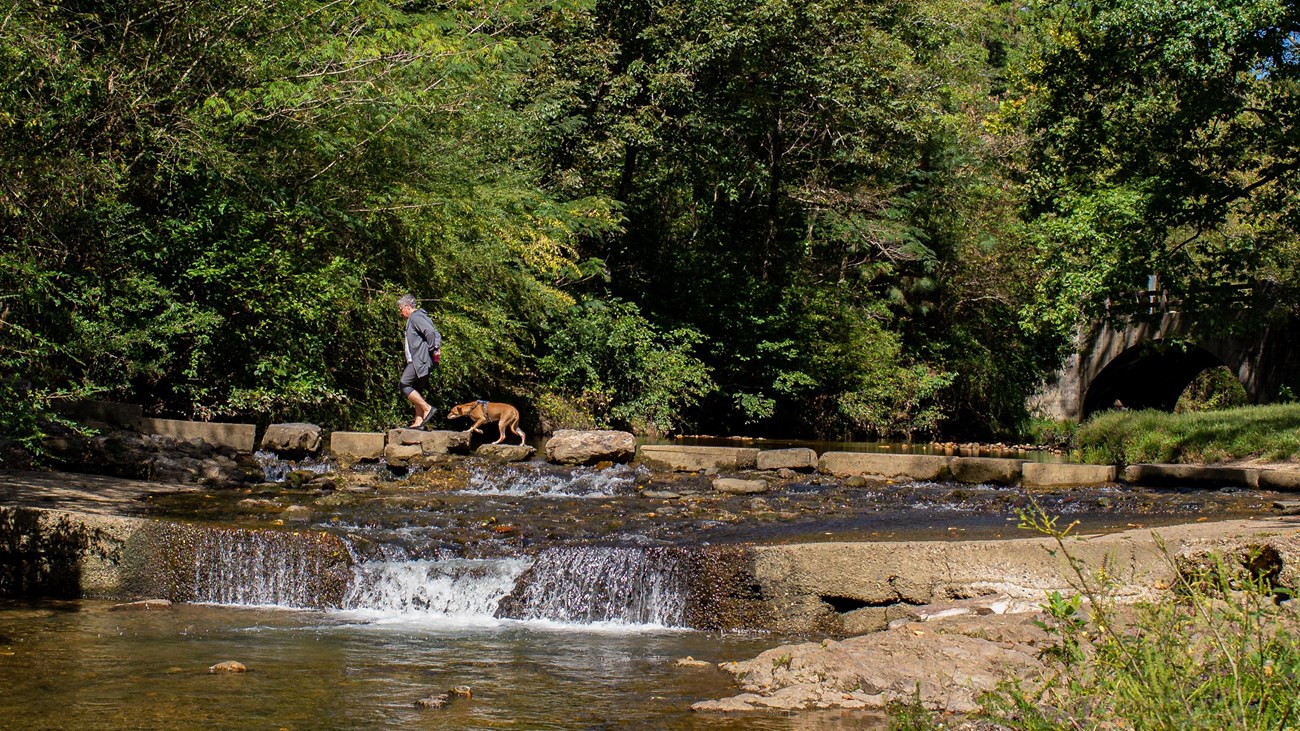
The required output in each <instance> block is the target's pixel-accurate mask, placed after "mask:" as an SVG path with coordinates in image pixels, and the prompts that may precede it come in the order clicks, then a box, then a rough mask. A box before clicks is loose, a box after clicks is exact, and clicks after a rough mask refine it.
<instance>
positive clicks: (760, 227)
mask: <svg viewBox="0 0 1300 731" xmlns="http://www.w3.org/2000/svg"><path fill="white" fill-rule="evenodd" d="M1009 12H1013V11H1010V10H1009V9H1007V8H1005V7H1002V6H992V7H990V6H986V5H984V4H982V3H974V2H961V1H960V0H956V1H948V0H942V1H940V2H924V1H915V2H889V3H857V2H844V1H843V0H819V1H816V2H796V3H791V2H784V1H782V0H767V1H764V2H757V3H755V2H736V1H734V0H709V1H708V2H689V3H688V2H649V1H646V0H618V1H615V2H597V3H596V4H595V7H594V10H593V11H591V12H589V13H564V14H557V15H556V16H555V18H554V20H553V26H552V30H551V38H552V39H553V41H554V45H555V48H556V52H555V54H554V55H553V56H552V57H550V58H549V59H548V61H547V63H546V64H545V65H544V67H543V69H542V72H541V73H540V74H539V81H538V84H537V86H538V87H540V89H541V91H540V92H539V98H540V99H541V102H540V103H539V108H540V109H543V110H544V111H546V112H547V113H548V114H549V115H550V118H551V120H552V125H553V127H554V129H555V130H556V134H555V135H554V137H553V139H552V140H551V142H550V145H551V147H550V152H551V159H552V165H553V168H552V170H551V173H550V177H551V180H552V181H553V182H554V184H555V185H557V186H559V187H560V188H562V189H564V190H567V191H570V194H571V195H578V194H600V195H608V196H611V197H613V198H615V199H616V200H617V201H619V203H620V204H622V206H623V208H622V210H623V213H624V215H625V216H626V219H627V223H626V226H625V231H624V232H623V233H621V234H619V235H607V236H605V237H603V238H601V239H600V240H597V241H590V242H588V246H589V249H588V252H589V253H590V254H591V255H593V256H597V257H599V258H601V259H602V260H604V261H605V262H606V263H607V264H608V267H609V270H610V277H611V278H610V281H609V282H608V283H607V284H605V283H601V285H600V286H601V287H607V288H608V290H609V291H610V292H612V293H613V294H614V295H615V296H619V297H623V298H626V299H630V300H633V301H636V302H638V303H639V304H640V306H641V308H642V309H643V310H644V311H645V312H647V313H649V314H650V315H651V317H652V319H655V320H659V321H662V322H667V323H685V324H687V325H688V326H689V327H691V328H693V329H696V330H698V331H700V332H702V333H704V334H705V336H706V338H707V343H708V344H709V345H710V346H711V349H710V351H709V352H708V353H707V354H706V355H705V358H706V361H707V362H708V363H709V364H710V365H711V367H712V369H713V372H714V377H715V379H716V380H717V381H718V384H719V387H720V388H719V391H718V392H717V395H716V397H715V398H713V399H711V400H710V401H708V402H706V403H705V404H704V406H703V408H702V409H701V410H700V411H699V412H698V413H697V418H698V422H697V423H699V424H701V425H702V426H705V427H708V428H719V429H721V428H727V427H731V428H733V429H734V428H745V429H751V430H753V429H758V430H766V431H769V432H771V431H785V432H787V433H802V434H807V433H809V432H810V431H812V432H815V433H820V434H825V435H850V434H857V435H863V434H891V435H894V434H903V435H906V434H911V433H926V432H933V431H935V430H936V429H938V428H940V426H941V425H945V424H946V426H949V427H955V428H965V429H968V430H970V431H985V432H987V431H989V430H992V429H999V428H1000V429H1008V428H1011V427H1013V426H1014V424H1015V423H1016V422H1017V420H1018V419H1019V417H1020V416H1021V415H1022V414H1023V406H1022V404H1023V398H1024V394H1025V392H1026V384H1027V383H1028V382H1030V381H1032V380H1033V376H1034V375H1035V374H1036V373H1037V369H1038V367H1039V360H1040V359H1038V358H1037V356H1036V355H1035V353H1036V352H1037V350H1036V349H1035V348H1032V347H1028V348H1024V350H1026V351H1028V352H1027V353H1026V354H1025V355H1023V356H1021V355H1018V354H1016V353H1015V351H1016V349H1017V347H1018V346H1019V344H1020V343H1019V341H1018V334H1017V333H1018V328H1017V326H1016V316H1017V311H1018V307H1019V303H1020V299H1021V297H1022V296H1023V292H1022V289H1023V287H1022V284H1023V281H1024V280H1023V279H1021V278H1018V277H1016V276H1014V274H1012V272H1014V268H1012V267H1011V266H1010V264H1011V263H1012V262H1013V260H1014V257H1011V256H1009V254H1008V252H1009V251H1010V250H1011V249H1010V247H1012V246H1013V245H1014V244H1015V243H1016V242H1017V241H1018V240H1019V239H1018V236H1017V235H1016V233H1015V226H1014V222H1013V219H1014V206H1013V205H1011V203H1010V201H1011V199H1012V195H1013V194H1012V192H1011V190H1010V189H1009V188H1008V187H1007V186H1004V185H1002V184H1001V183H1000V182H999V178H998V176H999V173H998V170H999V167H998V164H999V160H998V154H999V153H998V149H997V147H998V145H1001V144H1002V141H1001V139H1000V138H998V137H996V136H993V135H986V134H985V133H984V131H983V129H982V127H981V120H982V119H983V117H984V115H985V112H986V111H987V110H988V109H989V107H990V104H991V99H992V95H993V94H994V93H996V91H998V89H999V88H1000V86H1001V84H1002V83H1003V82H1002V71H1001V64H1002V62H1003V60H1004V59H1005V53H1004V51H1003V45H1004V44H1005V42H1006V41H1007V40H1008V38H1009V34H1010V32H1011V28H1010V23H1009V22H1008V18H1007V14H1008V13H1009ZM985 275H988V276H985ZM1003 343H1005V344H1007V345H1008V346H1010V347H1009V350H1010V351H1011V352H1010V354H1009V355H1008V358H1009V359H1010V360H1011V362H1010V363H1006V364H1000V363H996V361H990V359H989V354H990V351H991V350H997V349H998V345H999V344H1003ZM959 368H960V369H962V373H960V374H959V373H958V372H957V371H958V369H959ZM1008 370H1010V371H1013V372H1015V373H1016V374H1017V375H1016V376H1015V377H1013V378H1010V379H1008V378H1006V376H1005V373H1006V371H1008ZM1021 374H1024V375H1023V376H1022V375H1021ZM990 401H993V402H996V404H997V405H996V406H993V407H992V408H990ZM956 420H960V423H955V421H956ZM746 425H747V426H746Z"/></svg>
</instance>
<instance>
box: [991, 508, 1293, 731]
mask: <svg viewBox="0 0 1300 731" xmlns="http://www.w3.org/2000/svg"><path fill="white" fill-rule="evenodd" d="M1021 517H1022V527H1026V528H1029V529H1031V530H1035V531H1037V532H1039V533H1042V534H1044V535H1047V536H1050V537H1052V538H1054V539H1055V540H1056V544H1057V551H1059V552H1060V553H1061V554H1062V555H1064V556H1065V557H1066V558H1067V560H1068V562H1069V565H1070V567H1071V573H1072V584H1073V586H1074V588H1075V589H1076V592H1077V593H1075V594H1073V595H1072V596H1064V595H1062V594H1060V593H1054V594H1052V595H1051V596H1050V597H1048V600H1047V601H1046V602H1045V603H1044V605H1043V607H1044V610H1045V618H1044V620H1043V621H1042V622H1041V625H1040V626H1042V627H1043V628H1044V629H1045V630H1046V631H1047V632H1048V633H1049V635H1050V636H1051V637H1052V639H1053V643H1052V644H1051V645H1050V646H1048V648H1047V649H1046V650H1045V651H1044V653H1043V660H1044V661H1045V662H1046V664H1047V668H1048V672H1047V674H1046V676H1045V678H1043V679H1042V680H1041V681H1038V682H1017V683H1009V684H1005V685H1003V686H1002V688H1001V689H1000V690H999V691H998V692H995V693H993V694H990V695H989V696H988V697H986V698H985V699H984V703H985V709H986V713H987V716H988V717H987V719H985V720H986V721H988V722H991V723H992V724H996V725H999V726H1003V727H1009V728H1015V729H1029V730H1033V731H1040V730H1047V729H1053V730H1054V729H1075V730H1079V729H1097V730H1100V729H1168V730H1170V731H1173V730H1175V729H1177V730H1178V731H1187V730H1188V729H1214V730H1215V731H1226V730H1228V729H1234V730H1239V731H1262V730H1264V729H1277V730H1278V731H1282V730H1284V729H1294V728H1297V727H1300V717H1298V714H1297V710H1298V709H1297V705H1296V704H1297V693H1300V684H1298V683H1297V672H1300V642H1298V641H1297V635H1296V632H1295V626H1296V622H1295V617H1294V615H1293V614H1291V613H1290V612H1289V611H1288V610H1286V609H1283V608H1282V607H1281V606H1280V604H1279V600H1283V599H1287V598H1289V594H1288V593H1287V592H1286V591H1284V590H1283V589H1282V588H1280V587H1278V586H1276V585H1275V584H1274V582H1273V578H1272V577H1273V573H1270V571H1268V570H1264V569H1265V568H1266V567H1268V566H1269V565H1270V562H1269V561H1260V560H1258V559H1259V556H1258V555H1252V556H1249V557H1247V560H1245V561H1240V560H1238V561H1231V560H1228V559H1226V558H1224V557H1223V556H1211V557H1210V558H1209V559H1207V560H1205V561H1202V562H1199V563H1196V564H1190V563H1189V562H1187V561H1186V560H1185V559H1183V560H1180V559H1178V558H1176V557H1174V556H1172V555H1171V554H1170V552H1169V551H1168V549H1167V548H1166V547H1165V546H1164V544H1163V543H1159V547H1160V550H1161V552H1162V553H1163V555H1164V556H1165V559H1166V560H1167V561H1168V562H1169V565H1170V566H1171V567H1172V568H1173V569H1174V571H1173V575H1174V576H1175V578H1174V580H1173V584H1172V586H1170V587H1168V592H1167V594H1165V595H1164V596H1163V597H1161V599H1160V600H1159V601H1156V602H1152V603H1149V604H1145V605H1140V606H1137V607H1133V608H1127V609H1126V608H1123V607H1119V606H1117V605H1116V602H1115V593H1114V588H1115V586H1114V583H1113V580H1112V576H1113V575H1112V574H1111V573H1110V571H1109V570H1108V567H1107V566H1105V565H1103V566H1102V567H1100V568H1099V569H1097V570H1095V571H1094V570H1090V569H1089V568H1088V567H1086V566H1085V565H1084V564H1083V563H1082V562H1081V561H1080V560H1078V559H1077V558H1075V557H1074V556H1072V555H1071V554H1070V551H1069V548H1068V547H1067V545H1066V543H1065V540H1064V539H1065V537H1066V536H1067V534H1068V533H1069V532H1070V529H1071V528H1073V527H1074V525H1073V524H1072V525H1070V526H1068V527H1066V528H1064V529H1062V528H1058V527H1057V524H1056V520H1055V519H1054V518H1050V517H1048V516H1046V515H1045V514H1044V513H1043V512H1042V511H1041V510H1040V509H1038V507H1037V506H1036V505H1035V506H1033V508H1032V511H1031V512H1027V513H1024V514H1022V516H1021ZM1247 567H1254V568H1253V569H1252V568H1247Z"/></svg>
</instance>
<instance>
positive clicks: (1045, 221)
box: [1004, 0, 1300, 334]
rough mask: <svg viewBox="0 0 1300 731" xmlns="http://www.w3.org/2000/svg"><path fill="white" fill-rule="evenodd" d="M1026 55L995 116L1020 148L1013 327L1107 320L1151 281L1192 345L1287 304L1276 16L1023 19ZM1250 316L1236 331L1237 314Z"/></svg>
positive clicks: (1103, 3) (1195, 11)
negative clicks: (1023, 158) (1029, 245)
mask: <svg viewBox="0 0 1300 731" xmlns="http://www.w3.org/2000/svg"><path fill="white" fill-rule="evenodd" d="M1027 10H1028V11H1030V12H1027V13H1026V14H1025V15H1026V17H1027V18H1030V19H1031V20H1030V26H1031V28H1032V29H1033V30H1032V32H1030V33H1027V34H1026V38H1029V39H1034V41H1035V44H1034V45H1033V46H1032V47H1030V50H1029V51H1028V52H1027V53H1026V54H1025V58H1024V59H1022V61H1021V62H1020V63H1019V64H1018V70H1019V72H1020V75H1019V77H1018V81H1017V84H1016V96H1015V97H1013V98H1012V99H1008V100H1007V104H1005V105H1004V109H1005V110H1007V111H1008V113H1009V115H1010V116H1012V117H1015V118H1016V119H1018V120H1020V121H1023V122H1024V123H1025V125H1026V128H1027V131H1028V133H1029V135H1030V142H1031V152H1030V158H1029V165H1028V167H1027V169H1026V182H1027V192H1028V195H1029V201H1028V202H1029V208H1028V213H1029V218H1030V223H1031V231H1032V236H1033V242H1034V244H1035V246H1036V248H1037V251H1038V254H1037V257H1036V262H1035V268H1038V269H1041V271H1042V274H1043V276H1042V278H1041V279H1040V281H1039V284H1038V287H1037V289H1038V292H1037V298H1036V303H1035V305H1034V306H1033V307H1031V308H1028V309H1026V314H1025V317H1026V320H1027V322H1028V323H1031V324H1035V325H1039V326H1042V327H1046V328H1054V329H1056V330H1057V331H1059V332H1061V333H1062V334H1069V333H1070V332H1072V331H1073V328H1074V326H1075V325H1076V324H1077V323H1079V322H1081V321H1082V320H1083V319H1085V318H1091V317H1097V316H1112V317H1124V316H1127V315H1130V314H1133V313H1131V312H1126V311H1125V308H1124V307H1122V306H1117V305H1118V304H1119V303H1122V302H1123V301H1124V300H1125V299H1126V298H1127V296H1128V295H1129V293H1130V292H1132V291H1134V290H1142V289H1146V285H1147V281H1148V277H1149V276H1152V275H1154V276H1155V277H1156V278H1157V281H1158V284H1159V287H1160V288H1161V289H1163V290H1165V291H1167V292H1168V294H1169V296H1170V297H1171V298H1172V299H1173V300H1174V301H1175V302H1177V306H1178V308H1179V310H1180V311H1181V312H1183V313H1184V314H1185V315H1186V316H1188V317H1189V318H1190V319H1191V320H1192V321H1193V322H1195V323H1196V324H1197V325H1198V326H1200V327H1202V328H1204V331H1205V332H1213V333H1216V334H1221V333H1222V332H1223V331H1225V330H1232V329H1239V330H1242V329H1249V328H1254V327H1257V326H1258V325H1259V317H1268V316H1269V315H1270V310H1272V309H1273V308H1279V309H1281V310H1283V311H1289V312H1295V311H1296V305H1297V303H1298V302H1300V296H1298V295H1300V286H1297V285H1300V276H1298V275H1300V272H1298V271H1297V269H1296V262H1297V261H1300V259H1298V258H1297V256H1296V255H1297V253H1300V252H1298V250H1297V242H1298V241H1300V238H1298V237H1297V236H1296V234H1297V222H1300V216H1298V215H1297V214H1298V213H1300V209H1297V207H1296V199H1295V196H1294V195H1292V194H1291V191H1293V190H1294V189H1295V187H1296V183H1297V177H1296V176H1297V175H1300V160H1298V159H1297V156H1296V146H1295V140H1294V133H1293V119H1292V117H1293V110H1294V109H1295V108H1296V105H1297V103H1298V102H1300V85H1298V84H1297V80H1298V79H1300V56H1297V54H1296V53H1295V52H1294V29H1295V27H1296V23H1297V20H1298V19H1300V13H1298V11H1297V8H1296V6H1295V4H1294V3H1291V2H1278V1H1276V0H1227V1H1226V2H1225V1H1222V0H1191V1H1185V0H1089V1H1087V2H1078V3H1056V2H1045V3H1038V4H1034V5H1031V6H1029V7H1028V8H1027ZM1243 301H1244V302H1245V303H1250V304H1252V305H1253V307H1252V308H1248V309H1246V310H1245V312H1247V313H1253V314H1255V315H1257V316H1258V317H1253V318H1252V317H1242V316H1241V313H1242V312H1243V309H1242V308H1241V305H1242V304H1243Z"/></svg>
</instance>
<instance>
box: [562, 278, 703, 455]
mask: <svg viewBox="0 0 1300 731" xmlns="http://www.w3.org/2000/svg"><path fill="white" fill-rule="evenodd" d="M701 340H702V338H701V336H700V334H699V333H698V332H696V331H694V330H691V329H690V328H678V329H675V330H671V331H668V332H661V331H659V329H658V328H656V327H655V326H654V325H653V324H651V323H650V322H649V321H647V320H646V319H645V318H644V317H642V316H641V313H640V311H639V310H638V309H637V307H636V306H635V305H633V304H630V303H627V302H620V301H617V300H614V301H610V302H605V301H600V300H585V301H583V302H580V303H578V304H576V305H574V307H573V308H571V309H570V310H569V311H568V312H566V313H563V314H561V315H560V316H558V317H557V324H556V325H555V326H554V328H553V329H552V330H551V332H550V333H549V334H548V335H547V337H546V341H545V345H546V350H547V352H546V354H545V355H543V356H542V357H541V358H539V359H538V361H537V369H538V373H539V375H540V377H541V378H542V382H543V386H544V388H546V389H548V391H549V392H550V393H551V394H553V395H552V396H551V397H550V398H551V399H553V400H558V404H559V405H561V406H562V407H567V408H569V409H571V410H572V411H573V412H575V413H573V414H572V415H569V416H567V417H566V416H564V415H563V414H562V412H561V411H560V409H559V408H556V407H554V406H553V407H552V410H551V418H553V419H558V420H559V421H561V422H563V421H568V420H580V421H588V420H589V421H590V422H592V423H595V424H597V425H599V426H602V427H610V426H618V427H621V428H630V429H632V430H633V431H634V432H637V433H642V434H654V433H664V432H667V431H669V430H674V429H678V428H679V427H680V425H681V423H682V422H681V419H682V414H683V412H684V411H686V410H687V409H688V408H689V407H691V406H693V405H695V404H696V403H698V402H699V400H700V398H702V397H703V396H705V395H706V394H708V393H709V392H710V391H711V390H713V388H714V385H713V381H712V380H711V378H710V376H709V371H708V368H707V367H706V366H705V365H704V363H703V362H701V361H700V360H699V359H698V358H696V357H695V356H693V355H692V351H693V350H694V349H695V348H696V347H697V346H698V345H699V344H700V342H701Z"/></svg>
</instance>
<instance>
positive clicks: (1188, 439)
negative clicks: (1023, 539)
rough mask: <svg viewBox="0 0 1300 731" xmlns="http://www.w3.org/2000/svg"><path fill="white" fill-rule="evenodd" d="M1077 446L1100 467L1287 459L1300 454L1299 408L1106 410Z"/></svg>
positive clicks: (1084, 429)
mask: <svg viewBox="0 0 1300 731" xmlns="http://www.w3.org/2000/svg"><path fill="white" fill-rule="evenodd" d="M1075 448H1076V449H1077V450H1079V452H1080V453H1081V454H1082V456H1083V458H1084V460H1085V461H1087V462H1092V463H1096V464H1119V465H1125V464H1137V463H1142V462H1189V463H1203V462H1215V461H1219V460H1224V459H1235V458H1243V457H1263V458H1265V459H1287V458H1290V457H1292V456H1294V455H1297V454H1300V405H1297V404H1275V405H1271V406H1245V407H1240V408H1235V409H1225V410H1221V411H1204V412H1190V413H1184V414H1170V413H1166V412H1163V411H1155V410H1145V411H1107V412H1102V413H1099V414H1097V415H1095V416H1093V417H1092V418H1091V419H1089V420H1088V421H1087V422H1086V423H1084V424H1083V425H1082V426H1080V427H1079V431H1078V433H1077V434H1076V436H1075Z"/></svg>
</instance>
